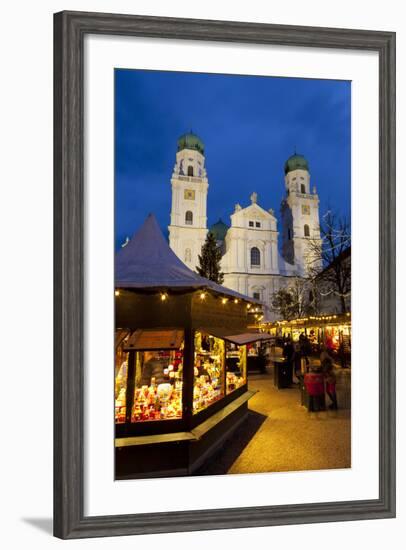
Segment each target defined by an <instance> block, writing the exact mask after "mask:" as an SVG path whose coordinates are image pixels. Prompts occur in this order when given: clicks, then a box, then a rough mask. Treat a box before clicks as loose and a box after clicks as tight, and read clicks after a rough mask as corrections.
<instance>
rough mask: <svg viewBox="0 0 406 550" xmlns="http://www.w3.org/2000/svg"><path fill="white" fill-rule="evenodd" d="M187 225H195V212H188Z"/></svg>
mask: <svg viewBox="0 0 406 550" xmlns="http://www.w3.org/2000/svg"><path fill="white" fill-rule="evenodd" d="M185 224H186V225H193V212H191V211H190V210H188V211H187V212H186V214H185Z"/></svg>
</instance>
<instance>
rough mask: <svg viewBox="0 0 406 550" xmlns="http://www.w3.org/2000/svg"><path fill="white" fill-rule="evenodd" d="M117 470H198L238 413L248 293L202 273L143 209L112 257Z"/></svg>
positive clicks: (242, 398) (250, 337) (250, 303)
mask: <svg viewBox="0 0 406 550" xmlns="http://www.w3.org/2000/svg"><path fill="white" fill-rule="evenodd" d="M115 269H116V272H115V315H116V317H115V324H116V359H115V411H116V413H115V422H116V440H115V447H116V477H117V478H126V477H140V476H144V475H148V476H151V475H174V474H177V475H179V474H182V473H183V474H186V473H191V472H193V471H194V470H196V469H197V468H198V467H199V466H200V465H201V464H202V462H203V461H204V460H205V459H207V457H208V456H209V455H210V454H211V453H212V452H214V451H215V450H216V449H217V448H218V447H219V446H220V445H221V444H222V442H223V441H224V439H225V438H226V437H227V436H229V434H230V433H231V432H232V431H233V430H234V429H235V428H236V427H237V426H238V425H239V424H240V423H241V422H242V421H243V420H244V419H245V417H246V415H247V411H248V407H247V402H248V400H249V398H250V397H251V396H252V395H253V392H250V391H249V390H248V386H247V344H251V343H253V342H255V341H258V340H267V339H269V338H270V335H268V334H263V333H262V334H259V333H258V331H253V330H251V331H250V330H248V329H247V326H248V324H249V322H250V318H251V317H252V314H251V313H250V311H251V310H255V307H256V306H257V305H258V304H257V302H256V301H255V300H253V299H250V298H248V297H247V296H244V295H241V294H239V293H237V292H234V291H232V290H230V289H228V288H225V287H223V286H221V285H218V284H216V283H214V282H212V281H209V280H208V279H205V278H203V277H200V276H199V275H198V274H197V273H195V272H193V271H191V270H190V269H188V268H187V267H186V266H185V265H184V264H183V262H182V261H181V260H180V259H179V258H178V257H177V256H176V255H175V254H174V252H173V251H172V250H171V249H170V248H169V245H168V244H167V242H166V241H165V239H164V237H163V235H162V233H161V231H160V229H159V227H158V224H157V222H156V220H155V218H154V217H153V216H152V215H150V216H148V218H147V219H146V221H145V223H144V225H143V226H142V228H141V229H140V230H139V231H138V232H137V233H136V234H135V235H134V237H133V238H132V239H131V240H130V241H129V242H128V244H127V245H126V246H125V247H123V248H122V249H121V250H120V251H119V252H118V253H117V255H116V263H115Z"/></svg>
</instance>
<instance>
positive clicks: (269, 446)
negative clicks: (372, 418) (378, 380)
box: [196, 367, 351, 475]
mask: <svg viewBox="0 0 406 550" xmlns="http://www.w3.org/2000/svg"><path fill="white" fill-rule="evenodd" d="M336 374H337V398H338V406H339V409H338V410H337V411H333V410H327V411H321V412H311V413H310V412H308V411H307V409H306V408H305V407H303V406H302V405H301V404H300V391H299V389H298V387H291V388H288V389H277V388H276V387H275V386H274V384H273V369H272V367H271V368H269V369H268V372H267V374H250V375H249V380H248V385H249V389H250V390H257V393H256V394H255V395H254V396H253V397H252V398H251V399H250V401H249V409H250V413H249V416H248V419H247V420H246V421H245V422H244V423H243V424H242V425H241V426H240V427H239V428H238V429H237V430H236V431H235V432H234V434H233V435H232V436H231V438H230V439H229V440H228V441H227V442H226V443H225V444H224V445H223V447H222V450H221V451H220V452H218V453H217V454H215V455H214V456H213V457H212V458H211V459H210V461H209V463H208V464H205V465H204V466H203V467H202V468H201V469H200V470H199V471H198V472H196V474H197V475H208V474H212V475H213V474H224V473H232V474H241V473H259V472H283V471H300V470H321V469H331V468H349V467H351V371H350V370H349V369H340V368H339V369H337V370H336ZM326 401H327V404H328V403H329V399H328V397H326Z"/></svg>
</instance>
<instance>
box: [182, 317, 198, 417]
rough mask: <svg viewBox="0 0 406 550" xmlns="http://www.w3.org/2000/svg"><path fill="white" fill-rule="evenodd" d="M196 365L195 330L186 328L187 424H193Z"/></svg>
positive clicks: (185, 382) (185, 408)
mask: <svg viewBox="0 0 406 550" xmlns="http://www.w3.org/2000/svg"><path fill="white" fill-rule="evenodd" d="M194 367H195V332H194V330H193V329H191V328H186V329H185V349H184V354H183V392H182V399H183V415H184V419H185V421H186V424H187V426H190V425H191V421H192V417H193V388H194Z"/></svg>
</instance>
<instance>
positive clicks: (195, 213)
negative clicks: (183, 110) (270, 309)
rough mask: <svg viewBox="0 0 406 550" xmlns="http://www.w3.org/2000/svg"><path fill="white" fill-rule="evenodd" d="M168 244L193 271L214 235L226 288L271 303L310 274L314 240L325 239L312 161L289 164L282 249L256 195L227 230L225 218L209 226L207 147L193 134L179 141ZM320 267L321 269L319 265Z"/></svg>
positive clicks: (300, 158)
mask: <svg viewBox="0 0 406 550" xmlns="http://www.w3.org/2000/svg"><path fill="white" fill-rule="evenodd" d="M171 185H172V207H171V216H170V225H169V245H170V247H171V248H172V249H173V251H174V252H175V253H176V255H177V256H178V257H179V258H180V259H181V260H182V261H183V262H184V263H185V264H186V265H187V266H188V267H190V268H191V269H196V265H198V255H199V254H200V251H201V247H202V245H203V243H204V241H205V238H206V235H207V232H208V231H210V232H212V233H213V235H214V236H215V238H216V240H217V243H218V246H220V247H221V249H222V252H223V255H222V260H221V269H222V271H223V273H224V283H223V284H224V286H227V287H229V288H231V289H233V290H236V291H238V292H241V293H242V294H246V295H249V296H252V297H255V298H257V299H259V300H261V301H262V302H264V304H266V305H268V306H269V305H270V303H271V298H272V294H273V293H274V292H276V291H278V290H279V289H280V288H283V287H288V286H289V285H290V284H291V283H292V281H293V280H295V279H296V278H297V277H301V278H302V277H303V278H305V277H306V276H307V275H308V272H309V262H312V263H313V265H314V258H312V257H311V251H310V242H317V241H320V228H319V198H318V195H317V192H316V189H315V188H314V187H313V189H312V190H311V189H310V172H309V166H308V162H307V160H306V159H305V158H304V157H303V156H301V155H297V154H295V155H292V156H291V157H290V158H289V159H288V160H287V161H286V163H285V197H284V199H283V200H282V203H281V221H282V228H281V248H280V250H279V247H278V241H279V230H278V222H277V219H276V217H275V215H274V211H273V210H272V209H268V210H266V209H265V208H263V207H262V206H261V205H260V204H259V202H258V196H257V194H256V193H255V192H254V193H252V195H251V197H250V204H249V205H248V206H246V207H243V206H241V205H240V204H236V205H235V207H234V212H233V213H232V214H231V215H230V221H231V224H230V226H228V225H227V224H225V223H224V222H222V221H221V220H219V221H218V222H217V223H215V224H213V225H212V226H211V227H210V228H208V227H207V194H208V188H209V182H208V177H207V172H206V169H205V156H204V144H203V142H202V141H201V140H200V139H199V137H198V136H196V135H195V134H193V133H188V134H184V135H183V136H181V138H179V140H178V150H177V154H176V163H175V166H174V170H173V174H172V179H171ZM320 268H321V266H320Z"/></svg>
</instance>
